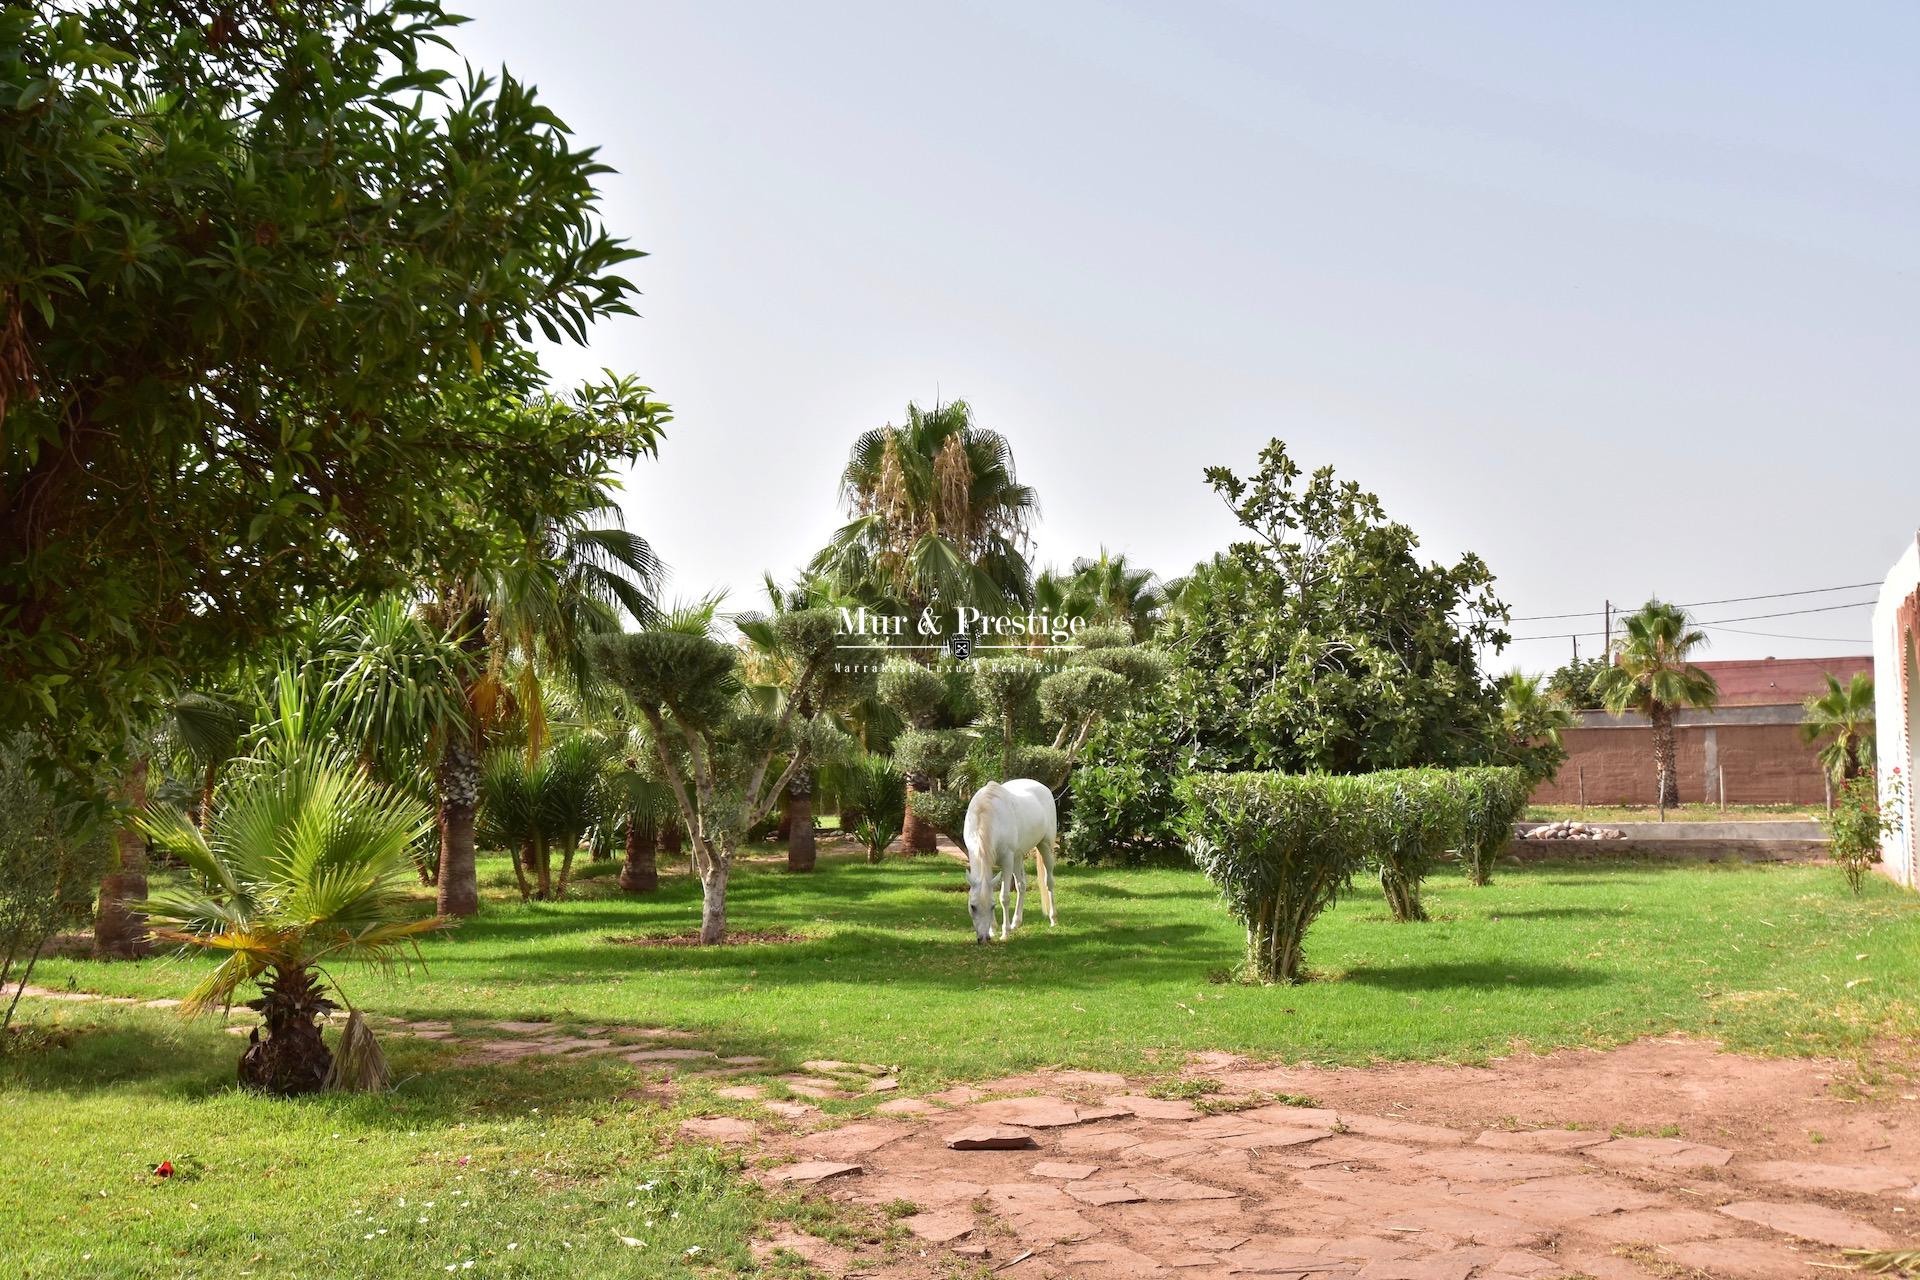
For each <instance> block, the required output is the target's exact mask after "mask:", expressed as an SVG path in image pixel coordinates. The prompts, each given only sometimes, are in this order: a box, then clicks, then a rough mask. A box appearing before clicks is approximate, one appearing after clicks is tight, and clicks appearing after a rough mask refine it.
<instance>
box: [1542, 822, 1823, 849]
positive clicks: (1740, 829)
mask: <svg viewBox="0 0 1920 1280" xmlns="http://www.w3.org/2000/svg"><path fill="white" fill-rule="evenodd" d="M1551 825H1553V824H1552V823H1547V822H1517V823H1515V824H1514V826H1515V828H1516V829H1518V830H1520V831H1532V830H1534V829H1535V828H1538V827H1546V826H1551ZM1588 825H1589V826H1593V827H1597V828H1599V829H1600V830H1603V831H1622V832H1625V833H1626V837H1627V839H1628V840H1637V841H1659V842H1662V843H1665V842H1667V841H1674V840H1679V841H1686V840H1699V841H1710V842H1714V843H1720V844H1724V843H1726V842H1727V841H1729V840H1741V841H1753V842H1756V843H1760V844H1768V843H1773V844H1777V843H1780V842H1782V841H1785V842H1788V843H1796V844H1805V843H1806V842H1807V841H1810V840H1811V841H1815V842H1817V843H1820V844H1825V843H1826V840H1827V833H1826V832H1825V831H1824V830H1823V829H1822V828H1821V826H1820V824H1819V823H1817V822H1594V823H1589V824H1588ZM1539 843H1541V844H1602V843H1605V842H1604V841H1599V840H1542V841H1540V842H1539ZM1614 843H1616V844H1618V843H1619V841H1614Z"/></svg>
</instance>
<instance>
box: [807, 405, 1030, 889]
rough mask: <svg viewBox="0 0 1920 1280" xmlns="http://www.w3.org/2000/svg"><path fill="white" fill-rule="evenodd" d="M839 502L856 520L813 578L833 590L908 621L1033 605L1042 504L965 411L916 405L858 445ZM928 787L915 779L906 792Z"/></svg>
mask: <svg viewBox="0 0 1920 1280" xmlns="http://www.w3.org/2000/svg"><path fill="white" fill-rule="evenodd" d="M840 490H841V495H842V497H843V499H844V501H845V503H846V506H847V511H848V514H849V516H851V519H849V520H848V522H847V523H846V524H844V525H842V526H841V527H840V528H839V529H838V530H837V531H836V532H835V533H834V535H833V537H832V538H831V539H830V540H829V541H828V543H827V546H826V548H825V549H824V550H822V551H821V552H820V553H819V554H818V555H817V556H815V557H814V559H813V563H812V566H811V568H812V570H813V571H814V572H815V573H818V574H820V575H822V576H824V577H825V578H826V580H827V582H828V583H829V584H830V585H831V586H832V588H833V589H834V590H836V591H838V592H840V593H842V594H844V595H848V596H851V597H853V598H855V599H858V600H861V601H863V602H865V603H867V604H868V605H869V606H870V607H877V608H879V609H880V610H881V611H883V612H891V613H897V614H901V615H906V616H911V617H917V616H919V615H920V613H921V611H922V610H924V609H927V608H933V609H934V610H935V611H936V615H938V614H939V613H941V612H943V611H947V610H952V609H956V608H959V607H961V606H972V607H974V608H978V609H981V610H983V611H988V610H993V609H997V608H998V607H999V606H1001V605H1002V604H1004V603H1015V604H1019V605H1021V606H1025V605H1027V604H1028V603H1029V602H1030V601H1031V600H1032V596H1033V581H1032V577H1033V575H1032V570H1031V568H1030V567H1029V566H1028V564H1027V558H1026V549H1027V530H1028V525H1029V524H1030V522H1031V521H1032V520H1033V519H1034V517H1035V516H1036V515H1038V513H1039V498H1038V497H1037V495H1036V494H1035V493H1034V491H1033V489H1032V488H1031V487H1029V486H1027V485H1024V484H1021V483H1020V480H1019V477H1018V475H1017V473H1016V472H1015V469H1014V463H1013V449H1012V446H1010V445H1009V444H1008V443H1007V440H1006V437H1004V436H1002V435H1001V434H1000V433H999V432H997V431H989V430H987V429H985V428H983V427H978V426H975V425H974V419H973V409H972V407H971V406H970V405H968V404H967V402H966V401H964V400H955V401H952V402H951V403H948V404H940V405H936V406H934V407H933V408H932V409H930V410H929V409H922V408H921V407H920V406H919V405H917V404H914V403H912V402H909V403H908V404H907V411H906V421H905V423H904V424H902V425H900V426H895V425H893V424H892V423H889V424H887V425H886V426H884V427H876V428H874V429H873V430H871V431H868V432H866V433H864V434H863V435H861V436H860V438H859V439H857V440H855V441H854V443H853V451H852V453H851V454H850V455H849V457H848V459H847V465H846V468H845V470H844V471H842V473H841V476H840ZM929 781H930V780H929V779H927V778H925V777H922V776H920V775H917V774H909V775H908V778H907V785H908V787H909V788H911V789H913V790H924V789H925V788H926V787H927V786H928V785H929ZM903 834H904V836H905V838H906V842H907V847H908V848H909V849H911V850H913V851H915V852H920V853H930V852H932V850H933V847H934V832H933V828H932V827H931V826H929V825H928V824H927V823H926V822H925V821H924V820H922V819H921V818H919V817H918V815H916V814H914V813H913V812H912V810H911V808H909V810H908V814H907V818H906V830H905V831H904V833H903Z"/></svg>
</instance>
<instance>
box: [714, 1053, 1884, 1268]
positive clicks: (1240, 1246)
mask: <svg viewBox="0 0 1920 1280" xmlns="http://www.w3.org/2000/svg"><path fill="white" fill-rule="evenodd" d="M1834 1070H1835V1068H1834V1066H1833V1064H1822V1063H1819V1062H1812V1061H1807V1060H1777V1059H1753V1058H1743V1057H1738V1056H1735V1055H1730V1054H1722V1053H1718V1052H1717V1051H1715V1049H1714V1048H1713V1047H1712V1046H1711V1045H1706V1044H1702V1043H1699V1042H1694V1041H1685V1040H1657V1041H1646V1042H1642V1043H1639V1044H1635V1045H1631V1046H1628V1047H1626V1048H1623V1049H1619V1050H1615V1051H1611V1052H1604V1053H1601V1052H1579V1051H1576V1052H1566V1053H1558V1054H1554V1055H1551V1056H1548V1057H1524V1058H1513V1059H1507V1060H1503V1061H1501V1062H1498V1063H1496V1064H1494V1065H1492V1066H1490V1067H1486V1068H1459V1067H1440V1066H1423V1065H1409V1066H1394V1067H1383V1068H1374V1069H1365V1070H1361V1069H1342V1070H1318V1069H1312V1068H1284V1069H1272V1068H1261V1067H1258V1066H1254V1065H1250V1064H1247V1063H1245V1062H1243V1061H1242V1060H1240V1059H1237V1058H1232V1057H1229V1056H1226V1055H1202V1056H1201V1057H1200V1058H1199V1059H1197V1060H1196V1061H1195V1062H1194V1064H1193V1066H1192V1068H1191V1070H1190V1073H1189V1076H1190V1079H1192V1080H1194V1081H1195V1082H1196V1087H1207V1085H1206V1083H1202V1082H1208V1083H1211V1084H1212V1085H1215V1086H1217V1087H1218V1091H1217V1092H1212V1093H1206V1094H1202V1095H1200V1096H1199V1097H1198V1099H1197V1103H1198V1105H1196V1101H1187V1100H1181V1099H1160V1098H1153V1097H1148V1096H1145V1095H1143V1094H1142V1093H1140V1092H1138V1088H1137V1086H1138V1082H1130V1081H1128V1080H1126V1079H1125V1078H1124V1077H1120V1076H1109V1075H1102V1074H1099V1073H1087V1072H1057V1073H1041V1074H1036V1075H1030V1076H1017V1077H1010V1078H1007V1079H1004V1080H998V1081H990V1082H987V1083H985V1084H982V1085H978V1086H974V1087H971V1088H961V1089H955V1090H950V1091H947V1092H945V1093H943V1094H939V1095H935V1096H933V1097H931V1098H928V1099H911V1098H900V1099H896V1100H894V1101H891V1102H889V1103H886V1104H883V1105H882V1108H881V1111H882V1112H883V1113H885V1112H891V1113H892V1114H880V1115H876V1116H874V1117H873V1118H870V1119H864V1120H861V1121H858V1122H855V1123H851V1124H845V1125H841V1126H839V1127H835V1128H829V1129H821V1130H818V1131H816V1132H812V1133H805V1134H799V1135H789V1136H787V1137H785V1138H777V1139H774V1140H773V1142H772V1147H773V1149H774V1150H775V1151H776V1152H777V1153H778V1155H779V1156H780V1158H782V1159H783V1160H785V1161H786V1163H784V1164H782V1165H780V1166H779V1167H777V1168H774V1169H772V1170H768V1171H766V1172H765V1173H764V1174H763V1175H762V1176H763V1177H765V1178H766V1179H767V1180H768V1181H769V1182H771V1183H775V1184H781V1183H785V1184H800V1185H808V1184H811V1185H814V1186H817V1187H818V1189H819V1192H820V1193H821V1194H825V1195H830V1196H833V1197H835V1198H837V1199H841V1200H845V1201H849V1202H853V1203H858V1204H863V1205H869V1206H875V1207H881V1208H887V1211H888V1212H890V1213H892V1214H894V1215H900V1214H904V1213H907V1210H908V1206H911V1209H912V1212H911V1213H910V1214H908V1216H905V1217H904V1222H905V1225H906V1226H907V1227H908V1229H909V1230H911V1231H912V1232H913V1233H914V1235H915V1236H917V1237H918V1238H919V1240H920V1241H921V1242H922V1249H923V1251H924V1254H925V1256H919V1257H912V1258H907V1259H896V1260H895V1261H894V1262H891V1263H889V1262H887V1261H885V1260H881V1259H862V1258H859V1257H856V1256H854V1255H851V1254H848V1253H846V1252H845V1251H843V1250H836V1249H833V1248H832V1247H830V1246H824V1245H821V1244H820V1243H819V1242H817V1241H807V1240H797V1239H795V1238H793V1237H791V1236H786V1237H782V1242H783V1243H784V1245H785V1247H788V1248H792V1249H794V1250H795V1251H796V1252H801V1253H802V1254H803V1255H805V1256H808V1257H810V1258H811V1259H812V1260H813V1261H814V1263H815V1265H816V1266H818V1267H820V1268H821V1269H822V1270H824V1271H826V1272H827V1273H828V1274H833V1275H855V1274H857V1275H865V1276H871V1277H890V1276H902V1277H904V1276H911V1275H920V1274H924V1273H925V1272H924V1269H925V1267H926V1266H927V1264H928V1262H929V1261H931V1260H933V1258H934V1257H935V1256H936V1255H937V1254H938V1253H940V1252H942V1251H946V1252H952V1253H955V1254H958V1255H959V1256H960V1257H962V1258H969V1259H973V1260H975V1261H977V1262H979V1263H980V1264H982V1265H983V1266H985V1267H987V1268H990V1269H992V1271H993V1272H994V1274H997V1275H1005V1276H1009V1277H1014V1278H1015V1280H1043V1278H1047V1277H1063V1278H1064V1277H1072V1280H1106V1278H1108V1277H1136V1276H1166V1277H1181V1278H1187V1280H1214V1278H1216V1277H1227V1276H1267V1277H1292V1278H1295V1280H1549V1278H1550V1277H1575V1276H1591V1277H1596V1278H1598V1280H1654V1278H1660V1280H1683V1278H1696V1277H1727V1278H1729V1280H1774V1278H1781V1280H1786V1278H1794V1280H1798V1278H1800V1277H1811V1276H1824V1277H1827V1278H1828V1280H1831V1278H1832V1277H1833V1275H1834V1273H1835V1271H1836V1270H1842V1271H1844V1270H1847V1269H1849V1267H1848V1264H1847V1263H1846V1261H1845V1259H1844V1258H1843V1256H1842V1255H1841V1253H1840V1252H1839V1250H1840V1248H1841V1247H1843V1246H1861V1247H1889V1246H1892V1245H1894V1244H1895V1243H1897V1242H1903V1243H1920V1104H1916V1101H1915V1099H1914V1097H1913V1096H1912V1094H1911V1093H1908V1094H1905V1095H1904V1096H1903V1095H1902V1094H1901V1093H1900V1092H1898V1091H1896V1092H1894V1093H1893V1094H1892V1095H1891V1096H1888V1097H1885V1098H1879V1099H1877V1100H1874V1101H1847V1100H1845V1098H1844V1096H1843V1095H1842V1093H1840V1092H1836V1091H1835V1090H1834V1089H1833V1088H1832V1087H1831V1086H1832V1084H1833V1078H1832V1077H1833V1075H1834ZM1163 1092H1164V1090H1163ZM995 1094H1008V1095H1020V1096H1006V1097H999V1098H995V1097H993V1096H992V1095H995ZM1282 1095H1284V1096H1286V1097H1287V1098H1288V1099H1289V1101H1272V1100H1271V1099H1274V1098H1276V1097H1278V1096H1282ZM1309 1102H1311V1103H1313V1104H1315V1105H1305V1104H1306V1103H1309ZM735 1123H739V1122H737V1121H736V1122H735ZM1569 1126H1579V1127H1569ZM973 1128H984V1129H989V1130H999V1131H1003V1136H1004V1138H1005V1139H1006V1140H1009V1141H1020V1142H1023V1143H1027V1144H1030V1145H1024V1146H1023V1147H1021V1148H1020V1149H1015V1150H954V1149H951V1148H950V1146H949V1144H948V1139H949V1138H950V1137H951V1136H952V1135H954V1134H955V1133H957V1132H960V1131H963V1130H967V1129H973ZM1816 1139H1817V1140H1816ZM889 1206H890V1208H888V1207H889ZM914 1252H920V1251H914Z"/></svg>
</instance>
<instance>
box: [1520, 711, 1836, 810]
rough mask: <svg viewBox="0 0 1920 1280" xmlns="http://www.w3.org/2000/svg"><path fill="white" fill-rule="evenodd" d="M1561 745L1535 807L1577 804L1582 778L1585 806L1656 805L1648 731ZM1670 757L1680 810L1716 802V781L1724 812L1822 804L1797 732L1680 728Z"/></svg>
mask: <svg viewBox="0 0 1920 1280" xmlns="http://www.w3.org/2000/svg"><path fill="white" fill-rule="evenodd" d="M1561 740H1562V741H1563V742H1564V743H1565V744H1566V748H1567V762H1566V763H1565V764H1563V765H1561V766H1560V774H1559V776H1558V777H1557V778H1556V779H1555V780H1554V781H1552V782H1548V783H1544V784H1542V785H1541V786H1540V788H1539V789H1538V790H1536V791H1535V792H1534V793H1533V801H1534V803H1535V804H1578V803H1580V799H1581V779H1582V775H1583V774H1584V775H1585V783H1586V803H1588V804H1657V803H1658V802H1659V794H1658V787H1657V785H1656V783H1657V781H1658V778H1657V775H1656V774H1655V772H1654V767H1653V729H1652V727H1651V726H1647V725H1636V726H1631V727H1624V726H1623V727H1612V726H1608V727H1605V728H1584V727H1583V728H1573V729H1567V730H1564V731H1563V732H1562V733H1561ZM1674 753H1675V756H1676V761H1675V764H1676V771H1677V772H1678V774H1679V783H1680V800H1681V803H1683V804H1701V803H1717V802H1719V801H1720V797H1719V796H1717V795H1716V794H1715V786H1716V782H1717V779H1718V778H1720V777H1724V778H1725V779H1726V787H1727V794H1726V796H1725V803H1727V804H1805V805H1818V804H1823V803H1824V802H1825V800H1826V779H1825V775H1824V774H1823V773H1822V772H1821V770H1820V765H1819V762H1818V761H1817V760H1816V759H1815V748H1813V747H1810V746H1807V745H1806V744H1805V743H1803V742H1801V741H1800V727H1799V726H1798V725H1796V724H1718V725H1682V726H1680V727H1679V729H1678V730H1677V731H1676V733H1675V742H1674ZM1716 765H1717V769H1716V768H1715V766H1716Z"/></svg>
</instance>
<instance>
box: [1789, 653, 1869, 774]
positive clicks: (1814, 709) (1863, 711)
mask: <svg viewBox="0 0 1920 1280" xmlns="http://www.w3.org/2000/svg"><path fill="white" fill-rule="evenodd" d="M1800 737H1801V739H1802V740H1803V741H1805V742H1807V743H1808V744H1809V745H1811V744H1813V743H1816V742H1819V741H1820V740H1821V739H1822V738H1827V739H1829V741H1828V742H1827V743H1826V744H1825V745H1824V746H1822V747H1821V748H1820V754H1819V760H1820V767H1821V768H1823V769H1825V770H1826V771H1827V774H1828V776H1829V777H1831V778H1832V779H1833V780H1834V781H1835V782H1841V783H1845V782H1851V781H1853V780H1854V779H1855V778H1857V777H1859V776H1860V775H1861V774H1862V773H1863V772H1865V771H1866V770H1867V769H1870V768H1872V767H1873V745H1874V735H1873V677H1872V676H1870V675H1868V674H1867V673H1866V672H1864V671H1862V672H1859V673H1858V674H1856V675H1855V676H1854V677H1853V679H1852V680H1850V681H1848V682H1847V683H1846V684H1844V685H1843V684H1841V683H1840V682H1839V681H1838V680H1836V679H1834V678H1833V677H1832V676H1828V677H1827V691H1826V692H1825V693H1823V694H1819V695H1818V696H1816V697H1812V698H1808V699H1807V719H1806V722H1805V723H1804V724H1802V725H1801V726H1800Z"/></svg>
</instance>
